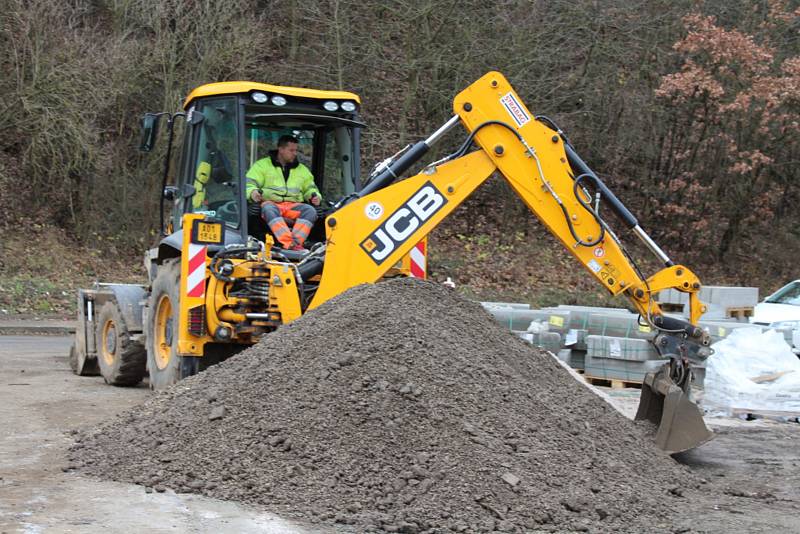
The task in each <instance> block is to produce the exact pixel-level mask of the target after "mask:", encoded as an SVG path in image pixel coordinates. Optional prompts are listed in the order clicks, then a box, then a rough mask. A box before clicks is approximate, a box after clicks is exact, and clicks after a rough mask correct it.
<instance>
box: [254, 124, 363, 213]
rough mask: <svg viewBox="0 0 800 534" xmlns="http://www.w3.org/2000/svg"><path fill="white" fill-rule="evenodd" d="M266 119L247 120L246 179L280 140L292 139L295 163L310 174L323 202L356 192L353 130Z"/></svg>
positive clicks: (334, 126) (274, 149) (276, 146)
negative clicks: (251, 170)
mask: <svg viewBox="0 0 800 534" xmlns="http://www.w3.org/2000/svg"><path fill="white" fill-rule="evenodd" d="M268 119H269V117H263V116H261V117H259V115H258V114H257V113H253V114H252V115H250V116H248V117H247V120H246V128H245V160H246V165H247V166H246V169H245V173H244V174H245V175H246V174H247V169H249V168H251V167H252V166H253V165H254V164H255V163H256V162H257V161H259V160H260V159H263V158H268V157H270V154H271V153H274V152H275V151H276V150H277V148H278V139H280V138H281V136H283V135H291V136H293V137H295V138H296V139H297V140H298V148H297V159H298V161H299V162H300V163H302V164H303V165H305V166H306V167H308V168H309V170H311V173H312V174H313V175H314V181H315V182H316V184H317V187H318V188H319V190H320V192H321V193H322V198H323V200H330V201H336V200H338V199H340V198H341V197H343V196H345V195H347V194H349V193H352V192H353V191H354V190H355V179H354V174H355V173H354V171H353V168H354V167H353V162H352V152H353V141H352V137H353V133H352V128H350V127H345V126H337V125H334V124H314V123H309V122H306V121H303V122H300V121H297V120H294V121H285V120H284V121H281V122H280V123H279V122H277V121H275V122H272V121H270V120H268Z"/></svg>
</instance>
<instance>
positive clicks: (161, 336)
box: [147, 259, 199, 390]
mask: <svg viewBox="0 0 800 534" xmlns="http://www.w3.org/2000/svg"><path fill="white" fill-rule="evenodd" d="M180 281H181V264H180V260H178V259H175V260H168V261H165V262H164V263H163V264H162V265H160V266H159V267H158V271H157V273H156V278H155V280H153V287H152V290H151V291H150V300H149V304H148V308H149V313H148V318H147V370H148V372H149V374H150V388H151V389H154V390H161V389H165V388H167V387H169V386H171V385H172V384H174V383H176V382H177V381H178V380H180V379H181V378H186V377H187V376H191V375H193V374H195V373H196V372H197V364H198V361H199V358H197V357H194V356H189V357H185V358H181V357H180V356H179V355H178V314H179V313H180V287H181V286H180Z"/></svg>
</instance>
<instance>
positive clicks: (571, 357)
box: [557, 349, 586, 370]
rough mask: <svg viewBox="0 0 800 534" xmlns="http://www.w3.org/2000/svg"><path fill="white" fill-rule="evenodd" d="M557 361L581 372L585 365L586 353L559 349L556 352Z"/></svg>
mask: <svg viewBox="0 0 800 534" xmlns="http://www.w3.org/2000/svg"><path fill="white" fill-rule="evenodd" d="M557 356H558V359H559V360H561V361H562V362H564V363H566V364H567V365H569V366H570V367H572V368H573V369H579V370H583V368H584V366H585V365H586V351H585V350H570V349H561V350H560V351H558V354H557Z"/></svg>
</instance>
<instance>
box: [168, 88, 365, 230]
mask: <svg viewBox="0 0 800 534" xmlns="http://www.w3.org/2000/svg"><path fill="white" fill-rule="evenodd" d="M359 105H360V99H359V97H358V96H357V95H355V94H353V93H349V92H344V91H320V90H312V89H303V88H295V87H282V86H274V85H268V84H261V83H255V82H221V83H213V84H208V85H203V86H201V87H198V88H197V89H195V90H194V91H192V92H191V93H190V94H189V96H188V97H187V99H186V101H185V103H184V109H185V111H186V121H185V131H184V135H183V143H182V146H181V148H180V157H179V158H177V159H176V161H175V162H173V166H174V167H175V170H174V172H173V175H174V178H173V179H172V180H169V181H170V182H172V184H171V185H169V186H168V187H167V195H166V198H167V200H171V202H172V210H171V215H170V216H169V221H165V223H166V226H167V231H166V233H167V234H174V233H179V231H180V229H181V224H182V220H183V219H182V218H183V215H184V214H186V213H196V214H202V215H205V216H206V217H208V218H210V219H216V220H220V221H223V222H224V224H225V227H226V230H225V244H233V243H237V242H238V243H244V242H246V241H247V238H248V236H253V237H255V238H257V239H261V240H263V239H264V236H265V235H266V234H267V232H269V229H268V227H267V225H266V224H265V223H264V221H263V220H262V219H261V217H260V216H259V209H258V205H256V204H253V203H251V202H249V201H248V199H247V198H246V193H245V190H246V184H247V174H248V171H249V169H250V168H251V167H252V166H253V165H254V164H255V163H256V162H257V161H259V160H260V159H262V158H268V157H270V152H272V151H274V150H276V149H277V142H278V139H279V138H280V137H281V136H283V135H291V136H293V137H295V138H297V139H298V141H299V143H298V160H299V161H300V163H302V164H304V165H305V166H306V167H308V168H309V169H310V171H311V173H312V174H313V176H314V180H315V182H316V184H317V187H318V188H319V190H320V192H321V193H322V197H323V199H322V203H321V205H320V207H319V208H317V209H318V211H320V212H322V213H321V215H324V213H325V211H326V208H327V207H328V206H330V203H332V202H335V201H337V200H339V199H340V198H342V197H344V196H347V195H349V194H352V193H353V192H355V191H358V190H359V189H360V188H361V181H360V168H359V160H360V152H359V140H360V129H361V128H363V127H364V126H365V125H364V124H363V123H362V122H361V121H360V120H359V116H358V109H359ZM323 222H324V217H323V216H320V217H318V219H317V223H316V225H315V227H314V229H313V231H312V233H311V236H310V237H309V242H310V243H313V242H315V241H322V240H324V236H325V232H324V228H323ZM175 237H177V236H175ZM167 240H169V237H168V238H167Z"/></svg>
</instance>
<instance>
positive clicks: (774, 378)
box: [703, 328, 800, 417]
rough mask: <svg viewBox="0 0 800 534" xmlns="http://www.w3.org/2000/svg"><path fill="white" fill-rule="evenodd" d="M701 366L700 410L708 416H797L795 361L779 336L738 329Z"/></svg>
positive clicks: (798, 370)
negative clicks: (703, 367) (703, 373)
mask: <svg viewBox="0 0 800 534" xmlns="http://www.w3.org/2000/svg"><path fill="white" fill-rule="evenodd" d="M712 348H713V349H714V354H712V355H711V356H710V357H709V358H708V360H706V377H705V395H704V397H703V407H704V408H705V409H706V410H707V411H708V412H709V413H711V414H712V415H733V414H736V413H759V412H770V413H781V414H787V415H791V414H795V415H794V416H795V417H796V416H798V415H800V360H798V358H797V356H796V355H795V354H794V353H793V352H792V350H791V347H789V345H788V344H787V343H786V341H785V339H784V336H783V334H782V333H781V332H778V331H775V330H766V331H764V332H762V331H761V330H760V329H758V328H752V329H750V328H741V329H738V330H734V331H733V332H731V333H730V335H729V336H728V337H727V338H725V339H723V340H722V341H719V342H718V343H715V344H714V345H713V347H712Z"/></svg>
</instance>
